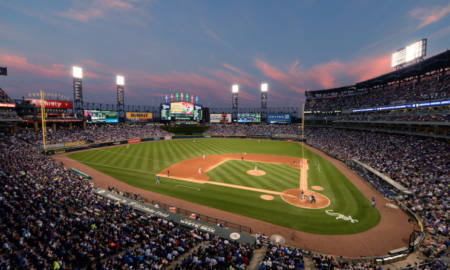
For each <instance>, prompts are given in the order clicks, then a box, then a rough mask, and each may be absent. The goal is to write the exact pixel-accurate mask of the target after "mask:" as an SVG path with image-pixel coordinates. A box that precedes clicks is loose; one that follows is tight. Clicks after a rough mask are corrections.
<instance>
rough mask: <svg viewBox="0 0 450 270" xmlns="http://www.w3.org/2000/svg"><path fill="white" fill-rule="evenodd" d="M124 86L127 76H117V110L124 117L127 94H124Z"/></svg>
mask: <svg viewBox="0 0 450 270" xmlns="http://www.w3.org/2000/svg"><path fill="white" fill-rule="evenodd" d="M124 86H125V78H124V77H123V76H117V110H118V111H119V116H120V117H124V111H123V110H124V108H123V107H124V105H125V96H124V90H123V89H124Z"/></svg>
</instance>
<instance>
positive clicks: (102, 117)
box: [84, 110, 119, 123]
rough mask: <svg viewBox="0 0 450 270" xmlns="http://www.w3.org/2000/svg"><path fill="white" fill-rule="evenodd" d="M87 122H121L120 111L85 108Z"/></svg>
mask: <svg viewBox="0 0 450 270" xmlns="http://www.w3.org/2000/svg"><path fill="white" fill-rule="evenodd" d="M84 117H86V119H87V120H86V122H87V123H119V113H118V112H116V111H97V110H84Z"/></svg>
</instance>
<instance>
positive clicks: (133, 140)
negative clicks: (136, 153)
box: [128, 138, 141, 143]
mask: <svg viewBox="0 0 450 270" xmlns="http://www.w3.org/2000/svg"><path fill="white" fill-rule="evenodd" d="M140 142H141V138H139V139H131V140H128V143H140Z"/></svg>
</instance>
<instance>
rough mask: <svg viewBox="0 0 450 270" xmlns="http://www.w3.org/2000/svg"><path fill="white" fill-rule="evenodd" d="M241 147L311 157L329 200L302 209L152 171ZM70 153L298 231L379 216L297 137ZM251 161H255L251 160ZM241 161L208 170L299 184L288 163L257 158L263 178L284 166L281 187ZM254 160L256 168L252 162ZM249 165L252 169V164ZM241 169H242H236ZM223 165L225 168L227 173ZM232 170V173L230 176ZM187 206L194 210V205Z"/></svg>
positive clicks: (331, 229) (348, 226) (141, 183)
mask: <svg viewBox="0 0 450 270" xmlns="http://www.w3.org/2000/svg"><path fill="white" fill-rule="evenodd" d="M243 152H246V153H255V154H271V155H282V156H291V157H300V158H301V157H303V158H306V159H308V160H309V161H310V168H309V170H308V186H309V187H311V186H322V187H324V188H325V190H323V191H318V192H319V193H321V194H323V195H325V196H326V197H328V198H329V199H330V201H331V203H330V205H329V206H328V207H326V208H323V209H316V210H313V209H303V208H299V207H296V206H293V205H290V204H288V203H286V202H285V201H284V200H283V199H281V198H280V197H279V196H275V199H274V200H272V201H265V200H262V199H261V198H260V195H262V193H258V192H252V191H247V190H240V189H235V188H229V187H223V186H215V185H210V184H195V183H191V182H189V183H188V182H185V181H181V180H175V179H170V178H163V177H162V178H161V185H156V184H155V179H156V177H155V174H156V173H159V172H160V171H162V170H163V169H165V168H167V167H169V166H170V165H172V164H175V163H178V162H180V161H182V160H185V159H189V158H193V157H201V156H203V154H206V155H217V154H232V153H243ZM68 156H69V157H71V158H73V159H75V160H78V161H80V162H82V163H84V164H86V165H88V166H90V167H92V168H94V169H96V170H98V171H101V172H103V173H105V174H108V175H110V176H112V177H114V178H116V179H118V180H120V181H123V182H125V183H128V184H130V185H132V186H135V187H139V188H142V189H146V190H150V191H153V192H156V193H160V194H164V195H168V196H172V197H175V198H178V199H182V200H186V201H190V202H194V203H198V204H202V205H206V206H209V207H213V208H216V209H221V210H224V211H228V212H233V213H236V214H240V215H244V216H247V217H251V218H255V219H259V220H262V221H266V222H269V223H272V224H276V225H280V226H283V227H287V228H292V229H295V230H299V231H304V232H309V233H314V234H328V235H339V234H354V233H359V232H363V231H366V230H369V229H371V228H373V227H374V226H376V225H377V224H378V223H379V222H380V219H381V216H380V213H379V211H378V210H377V209H376V208H375V209H372V207H371V203H370V201H369V200H368V199H367V198H366V197H364V195H363V194H362V193H361V192H360V191H359V190H358V189H357V188H356V187H355V186H354V185H353V184H352V183H351V182H350V181H349V180H348V179H347V178H346V177H345V176H344V175H343V174H342V173H341V172H340V171H339V170H337V169H336V167H335V166H334V165H332V164H331V163H330V162H328V161H326V160H325V159H323V158H321V157H320V156H318V155H316V154H314V153H313V152H311V151H309V150H308V149H306V148H304V149H303V148H302V147H301V145H299V144H298V143H295V142H282V141H261V142H260V143H258V141H257V140H240V139H201V140H200V139H197V140H196V142H195V143H194V142H193V140H191V139H187V140H171V141H155V142H148V143H140V144H135V145H130V148H129V149H127V147H126V146H118V147H114V148H106V149H101V148H100V149H96V150H92V151H86V152H80V153H74V154H70V155H68ZM317 162H320V164H321V165H320V167H321V168H320V170H319V169H318V167H317V165H316V164H317ZM235 163H238V164H235ZM244 163H245V162H244ZM249 163H252V164H254V163H255V162H249ZM239 166H240V165H239V161H227V162H225V163H224V164H222V165H221V166H218V167H216V168H215V169H213V170H211V171H210V172H208V173H207V174H209V176H210V179H211V181H217V182H225V183H232V184H236V183H238V182H239V183H240V185H245V186H252V187H257V188H262V187H264V186H265V188H264V189H269V188H270V189H271V190H276V191H282V190H284V189H287V188H285V187H289V188H298V184H299V177H300V176H299V173H300V171H299V170H297V169H294V168H291V167H289V166H285V165H277V164H267V163H265V164H264V163H261V164H258V169H261V170H264V171H266V172H267V173H268V176H267V177H268V178H266V179H270V181H272V180H273V179H272V177H271V176H272V175H275V174H277V175H278V174H279V173H280V172H284V171H285V169H286V172H285V173H284V175H286V177H284V176H282V178H283V179H282V178H281V177H280V179H278V180H277V181H283V184H284V185H285V186H284V187H283V186H281V185H280V183H279V182H277V184H276V185H275V184H272V182H271V183H270V184H268V183H267V182H266V181H265V180H264V179H263V178H261V177H265V176H259V177H258V178H257V177H254V179H255V181H249V180H248V179H252V178H247V177H250V176H249V175H248V174H247V173H246V172H247V170H248V169H247V167H242V168H240V167H239ZM242 166H244V165H242ZM252 166H253V169H254V165H252ZM249 167H250V169H251V166H249ZM285 167H287V168H285ZM263 168H264V169H263ZM242 169H243V171H240V170H242ZM221 170H224V171H225V173H224V172H221ZM231 173H232V174H233V175H234V176H231V175H230V174H231ZM291 177H292V179H291ZM294 178H295V181H296V183H295V181H294ZM232 181H235V182H234V183H233V182H232ZM177 185H184V186H190V187H195V188H199V189H200V191H197V190H196V189H189V188H182V187H179V186H178V187H176V186H177ZM258 185H259V186H258ZM291 185H295V186H293V187H292V186H291ZM166 203H169V204H170V201H166ZM189 210H192V211H195V209H189ZM326 210H333V211H334V212H335V213H340V214H343V215H345V216H351V217H352V218H353V219H356V220H358V221H359V222H357V223H350V222H349V221H346V220H342V219H339V220H336V217H335V216H330V215H327V214H326V213H325V211H326ZM218 218H220V217H218ZM230 221H231V222H233V221H232V220H230Z"/></svg>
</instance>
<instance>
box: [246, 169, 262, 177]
mask: <svg viewBox="0 0 450 270" xmlns="http://www.w3.org/2000/svg"><path fill="white" fill-rule="evenodd" d="M247 173H248V174H250V175H256V176H261V175H265V174H266V172H265V171H256V172H255V170H250V171H247Z"/></svg>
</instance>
